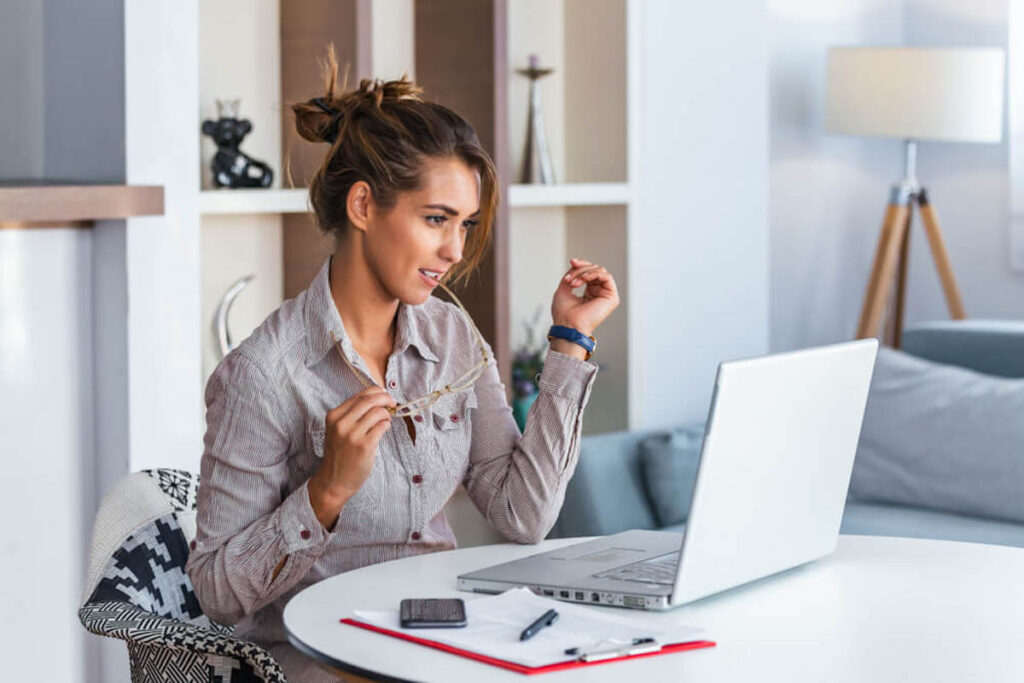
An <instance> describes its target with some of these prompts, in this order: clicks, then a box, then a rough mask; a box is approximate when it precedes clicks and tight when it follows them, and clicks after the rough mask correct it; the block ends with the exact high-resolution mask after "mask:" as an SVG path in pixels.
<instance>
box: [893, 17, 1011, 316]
mask: <svg viewBox="0 0 1024 683" xmlns="http://www.w3.org/2000/svg"><path fill="white" fill-rule="evenodd" d="M1009 1H1010V0H972V2H956V1H955V0H927V1H926V0H905V5H904V35H905V38H906V42H907V44H908V45H921V46H924V45H949V46H970V45H986V46H996V47H1002V48H1005V47H1006V46H1007V34H1008V28H1009V13H1008V12H1009V6H1008V5H1009ZM1018 11H1019V10H1018ZM1008 119H1009V117H1006V116H1005V115H1004V119H1003V123H1004V127H1003V141H1002V142H1001V143H998V144H992V145H969V144H946V145H943V144H938V143H935V144H921V145H919V147H918V154H917V165H918V168H917V172H918V176H919V177H920V178H921V182H922V183H923V184H924V185H925V186H926V187H927V188H928V191H929V198H930V199H931V202H932V204H933V205H934V206H935V209H936V210H937V211H938V214H939V220H940V221H941V224H942V230H943V235H944V236H945V238H946V243H947V246H948V248H949V252H950V258H951V260H952V262H953V269H954V271H955V272H956V277H957V284H959V285H960V289H961V292H962V294H963V299H964V306H965V308H966V309H967V315H968V316H969V317H972V318H1014V319H1024V272H1021V271H1015V270H1013V268H1012V265H1011V259H1010V253H1011V249H1010V227H1009V225H1010V195H1009V187H1010V176H1009V156H1008V150H1009V128H1008ZM919 227H920V224H919V223H918V224H917V228H918V229H917V231H916V232H915V234H914V235H913V238H917V248H916V249H914V250H913V251H912V257H911V261H910V272H911V280H910V289H909V291H908V293H907V307H908V317H909V320H910V321H911V322H913V321H915V320H930V319H937V318H947V317H948V316H949V313H948V310H947V309H946V304H945V300H944V298H943V296H942V290H941V288H940V286H939V282H938V278H937V276H936V274H935V266H934V265H933V263H932V261H931V257H930V254H929V252H928V249H927V248H926V247H925V240H924V239H922V232H921V230H920V229H919ZM913 238H912V239H913Z"/></svg>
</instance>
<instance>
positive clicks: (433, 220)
mask: <svg viewBox="0 0 1024 683" xmlns="http://www.w3.org/2000/svg"><path fill="white" fill-rule="evenodd" d="M446 219H447V217H446V216H441V215H437V216H427V222H428V223H430V224H431V225H444V222H445V220H446Z"/></svg>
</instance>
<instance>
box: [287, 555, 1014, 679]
mask: <svg viewBox="0 0 1024 683" xmlns="http://www.w3.org/2000/svg"><path fill="white" fill-rule="evenodd" d="M581 540H584V539H557V540H549V541H544V542H543V543H541V544H539V545H536V546H529V545H526V546H524V545H516V544H501V545H491V546H479V547H474V548H464V549H459V550H453V551H450V552H442V553H433V554H429V555H420V556H416V557H407V558H403V559H401V560H395V561H392V562H385V563H382V564H376V565H371V566H368V567H363V568H361V569H357V570H354V571H350V572H346V573H344V574H339V575H337V576H334V577H331V578H329V579H325V580H324V581H321V582H319V583H317V584H315V585H312V586H310V587H309V588H306V589H305V590H303V591H302V592H300V593H298V594H297V595H295V597H293V598H292V599H291V601H289V603H288V605H287V607H286V608H285V611H284V624H285V628H286V629H287V631H288V634H289V637H290V639H291V641H292V643H293V644H294V645H295V646H296V647H298V648H299V649H301V650H302V651H304V652H305V653H306V654H308V655H310V656H312V657H314V658H316V659H318V660H320V661H321V662H324V663H327V664H330V665H333V666H335V667H338V668H341V669H346V670H349V671H354V672H358V673H361V674H362V675H364V676H373V677H380V678H384V679H389V678H392V679H403V680H414V681H479V680H488V681H506V680H507V681H520V682H521V681H522V680H523V678H522V675H521V674H517V673H514V672H512V671H507V670H504V669H500V668H498V667H494V666H490V665H487V664H483V663H479V662H475V661H473V660H470V659H467V658H465V657H459V656H455V655H450V654H446V653H444V652H441V651H439V650H434V649H432V648H428V647H423V646H421V645H417V644H415V643H409V642H405V641H402V640H399V639H397V638H392V637H389V636H384V635H380V634H376V633H373V632H371V631H367V630H364V629H360V628H356V627H353V626H349V625H347V624H342V623H340V622H339V619H341V618H342V617H349V616H352V612H353V610H356V609H373V610H384V609H394V610H397V609H398V602H399V600H401V599H402V598H406V597H435V598H439V597H461V598H463V599H465V600H466V601H469V600H474V599H479V598H481V597H485V596H482V595H476V594H473V593H465V592H461V591H458V590H456V588H455V577H456V576H457V575H458V574H461V573H464V572H468V571H472V570H475V569H482V568H484V567H487V566H490V565H492V564H497V563H500V562H506V561H509V560H513V559H516V558H520V557H524V556H526V555H530V554H533V553H537V552H542V551H546V550H552V549H554V548H557V547H560V546H564V545H568V544H571V543H576V542H579V541H581ZM588 609H595V610H609V609H617V608H609V607H588ZM629 614H630V615H631V616H636V615H638V614H644V616H645V618H649V619H651V620H652V622H661V621H674V622H678V623H681V624H687V625H691V626H699V627H702V628H704V629H705V631H704V633H702V637H705V638H707V639H708V640H714V641H716V642H717V646H716V647H713V648H707V649H702V650H693V651H688V652H681V653H674V654H669V655H664V656H659V657H648V658H644V659H638V660H633V661H621V662H611V663H607V664H602V665H595V666H590V667H583V668H579V669H573V670H569V671H563V672H558V673H549V674H544V678H545V680H547V679H548V678H549V677H550V678H552V679H554V678H557V679H558V680H559V681H563V680H564V681H584V680H586V681H606V680H607V681H612V680H616V681H617V680H621V678H622V676H623V675H628V676H631V677H632V676H636V677H637V679H636V680H669V679H670V680H685V681H687V682H688V683H698V682H699V681H715V682H716V683H721V682H723V681H752V680H757V681H759V682H760V683H765V682H768V681H785V682H786V683H793V682H794V681H831V682H838V681H851V682H852V681H857V682H858V683H861V682H863V681H871V682H872V683H878V682H879V681H907V680H915V681H930V682H934V681H965V680H974V681H986V683H995V682H996V681H1014V682H1017V681H1021V680H1024V648H1022V647H1020V640H1021V637H1022V634H1024V549H1021V548H1010V547H1005V546H995V545H982V544H975V543H958V542H953V541H933V540H924V539H910V538H887V537H877V536H840V537H839V545H838V548H837V550H836V552H835V553H834V554H833V555H830V556H829V557H826V558H824V559H821V560H818V561H816V562H812V563H810V564H807V565H804V566H802V567H798V568H796V569H791V570H789V571H787V572H783V573H781V574H777V575H775V576H773V577H768V578H766V579H761V580H760V581H756V582H754V583H751V584H748V585H746V586H742V587H739V588H735V589H732V590H730V591H726V592H724V593H720V594H718V595H715V596H711V597H708V598H705V599H703V600H699V601H697V602H695V603H692V604H689V605H683V606H682V607H679V608H677V609H674V610H670V611H667V612H648V613H641V612H636V611H630V612H629Z"/></svg>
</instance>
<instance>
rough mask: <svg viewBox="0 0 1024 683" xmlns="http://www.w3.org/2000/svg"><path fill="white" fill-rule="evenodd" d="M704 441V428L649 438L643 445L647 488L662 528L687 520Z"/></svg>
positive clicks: (641, 461)
mask: <svg viewBox="0 0 1024 683" xmlns="http://www.w3.org/2000/svg"><path fill="white" fill-rule="evenodd" d="M703 438H704V432H703V431H702V430H700V429H687V428H680V429H674V430H672V431H671V432H669V433H667V434H654V435H651V436H648V437H647V438H645V439H643V440H642V441H641V442H640V466H641V472H642V473H643V478H644V487H645V488H646V490H647V496H648V498H649V499H650V501H651V507H652V508H653V510H654V517H655V519H657V520H658V526H662V527H665V526H671V525H673V524H680V523H682V522H684V521H686V516H687V515H688V514H689V512H690V501H691V500H693V485H694V482H695V481H696V479H697V464H698V463H699V462H700V448H701V443H702V441H703Z"/></svg>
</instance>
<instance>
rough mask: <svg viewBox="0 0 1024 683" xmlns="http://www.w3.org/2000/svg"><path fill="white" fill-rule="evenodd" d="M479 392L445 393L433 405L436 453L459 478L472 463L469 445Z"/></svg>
mask: <svg viewBox="0 0 1024 683" xmlns="http://www.w3.org/2000/svg"><path fill="white" fill-rule="evenodd" d="M476 407H477V400H476V393H475V392H474V391H473V390H472V389H470V390H469V391H467V392H463V393H460V394H446V395H444V396H442V397H441V398H439V399H438V400H437V402H436V403H434V405H432V406H430V409H429V413H430V422H429V424H430V425H431V426H432V430H431V431H432V434H431V436H432V442H433V449H434V456H435V457H436V458H437V460H438V462H440V463H441V464H442V465H443V466H444V468H445V469H446V470H448V472H449V473H450V474H451V475H452V476H453V477H455V478H456V479H457V480H460V481H461V479H462V475H463V474H465V471H466V466H467V465H468V463H469V447H470V442H471V438H472V432H473V429H472V427H473V414H474V413H475V412H476Z"/></svg>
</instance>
